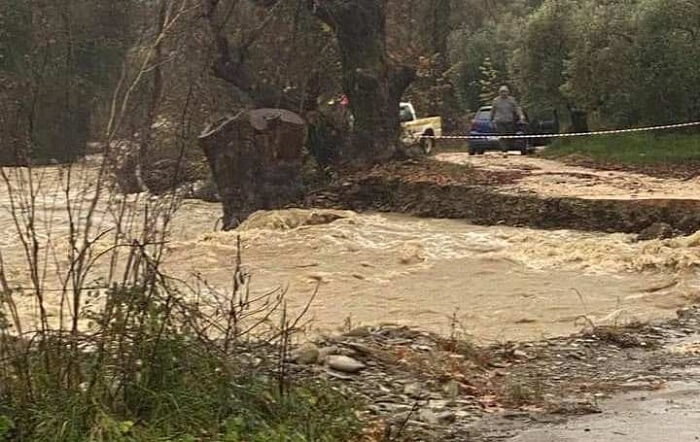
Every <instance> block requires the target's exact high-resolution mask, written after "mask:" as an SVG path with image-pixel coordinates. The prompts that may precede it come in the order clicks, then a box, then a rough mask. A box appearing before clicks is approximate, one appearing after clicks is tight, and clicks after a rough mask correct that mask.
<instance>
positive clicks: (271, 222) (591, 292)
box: [0, 168, 700, 340]
mask: <svg viewBox="0 0 700 442" xmlns="http://www.w3.org/2000/svg"><path fill="white" fill-rule="evenodd" d="M43 173H44V174H45V180H44V182H43V183H44V184H43V185H44V186H45V187H44V189H43V190H42V196H41V198H38V200H37V201H38V203H39V204H38V205H37V218H38V219H39V220H40V221H41V222H40V223H39V225H40V228H39V230H40V231H41V232H40V237H41V238H44V241H45V243H50V244H51V246H52V248H53V250H54V252H52V253H50V254H47V259H46V262H45V267H46V268H47V272H46V275H47V276H46V277H45V281H46V282H45V284H46V286H47V287H48V288H56V287H55V284H57V282H56V279H55V278H53V277H52V276H51V275H60V274H61V272H62V271H65V265H66V262H65V258H64V257H63V255H64V254H65V250H66V247H67V245H66V244H65V238H66V235H67V231H68V225H69V224H68V218H67V217H66V216H65V210H64V207H65V203H66V197H65V194H63V193H62V191H61V186H60V185H59V184H57V182H59V181H60V180H61V174H60V173H59V172H58V169H56V168H45V169H44V170H43ZM63 177H64V178H65V175H63ZM83 181H84V185H85V186H84V187H89V186H94V184H95V183H94V181H93V180H90V179H85V180H83ZM0 192H2V193H1V195H2V196H1V197H0V204H2V205H3V207H4V208H5V209H7V208H8V206H9V205H10V203H11V201H10V199H9V196H8V195H9V194H8V192H7V189H5V188H3V189H0ZM85 195H86V194H85V192H84V188H83V191H82V192H81V191H78V190H74V191H71V192H69V199H70V200H71V201H77V200H80V199H81V198H86V196H85ZM132 198H133V199H134V201H133V203H132V206H134V207H139V204H141V203H140V202H139V201H142V200H143V197H141V200H138V199H136V197H132ZM337 215H338V216H339V217H340V219H338V220H336V221H334V222H332V223H328V224H321V225H306V222H307V220H308V218H309V211H304V210H291V211H273V212H266V213H259V214H257V215H256V217H255V218H254V219H251V220H250V222H247V223H245V224H244V225H243V226H241V228H240V229H239V230H237V231H233V232H218V231H216V230H215V226H216V224H217V219H218V218H219V216H220V207H219V205H218V204H210V203H204V202H200V201H186V202H185V203H184V204H183V205H182V207H181V208H180V210H179V211H178V212H177V214H176V216H175V218H174V220H173V224H172V228H171V234H170V235H169V238H168V245H167V248H166V249H167V254H166V258H165V270H166V272H167V273H169V274H170V275H172V276H175V277H177V278H180V279H183V280H189V281H191V280H193V279H194V275H198V277H199V278H203V279H204V280H206V281H207V282H208V283H209V284H210V285H211V286H213V287H217V288H221V289H225V288H227V287H229V286H230V283H231V271H232V268H233V266H234V262H235V255H236V244H237V238H238V237H240V238H241V243H242V246H243V250H242V254H243V261H244V264H245V265H246V267H248V269H249V270H250V271H251V273H252V275H253V290H254V291H255V292H260V293H263V292H265V291H269V290H270V289H273V288H275V287H279V286H282V287H287V288H288V293H287V300H288V303H289V308H290V309H292V310H299V309H301V308H302V307H303V306H304V304H305V303H306V302H307V300H308V299H309V298H310V296H311V295H312V294H313V292H314V290H315V289H316V288H317V287H319V292H318V295H317V297H316V298H315V299H314V301H313V303H312V305H311V308H310V310H309V313H308V319H309V320H310V328H309V331H310V332H326V331H332V330H334V329H337V328H339V327H341V326H343V325H344V324H345V325H347V324H352V325H362V324H376V323H380V322H393V323H402V324H410V325H413V326H418V327H421V328H425V329H429V330H433V331H437V332H441V333H449V332H450V331H451V330H452V327H453V326H454V324H453V320H452V318H454V319H456V320H457V321H456V323H457V324H456V327H457V328H458V329H459V330H460V331H464V332H467V333H470V334H472V335H474V336H475V337H477V338H478V339H479V340H505V339H530V338H537V337H540V336H549V335H556V334H563V333H569V332H572V331H576V330H578V329H580V328H581V326H582V325H583V324H584V322H586V321H593V322H594V323H596V324H603V323H614V322H624V321H629V320H633V319H640V320H644V319H648V318H653V317H662V316H669V315H672V314H674V311H675V309H676V308H678V307H681V306H683V305H686V304H688V303H689V302H691V301H693V300H697V299H698V293H699V292H700V276H699V269H700V232H699V233H697V234H696V235H694V236H690V237H686V238H676V239H670V240H660V241H649V242H635V241H634V237H633V236H631V235H624V234H602V233H601V234H598V233H581V232H571V231H541V230H532V229H522V228H509V227H500V226H496V227H477V226H473V225H469V224H467V223H465V222H462V221H458V220H438V219H417V218H413V217H409V216H404V215H394V214H355V213H352V212H340V213H338V214H337ZM116 218H117V217H116V214H115V212H114V211H113V210H111V209H110V205H109V204H107V202H101V203H100V204H99V205H98V210H97V216H96V220H97V221H96V224H97V226H98V229H97V230H98V231H99V230H108V229H110V228H113V227H114V226H115V224H116ZM42 229H43V230H42ZM0 231H2V232H4V235H3V237H2V238H1V239H0V241H1V245H2V255H3V259H4V262H5V267H6V270H7V271H8V275H9V277H10V284H11V285H14V286H20V285H24V286H26V285H27V284H28V277H29V275H28V272H27V270H26V265H25V264H24V262H25V261H24V249H23V247H22V245H21V242H20V241H19V238H18V236H17V234H16V232H15V226H14V221H13V218H12V217H11V216H10V215H9V211H8V210H3V211H2V214H0ZM48 232H51V233H50V234H49V233H48ZM98 247H103V248H105V247H107V245H106V244H104V245H100V244H98ZM56 251H58V252H56ZM107 264H108V263H106V262H98V263H97V264H96V266H95V270H94V272H93V273H94V274H93V275H92V276H93V278H98V277H100V276H102V275H103V274H104V272H106V269H107V267H108V265H107ZM47 293H51V292H50V291H48V292H47ZM30 299H31V298H27V305H26V306H24V307H25V308H24V310H23V312H24V314H25V315H31V314H32V312H33V311H34V310H33V309H32V308H31V307H32V305H31V301H30ZM48 302H49V304H51V306H52V308H51V310H52V312H53V313H54V314H55V313H56V311H57V309H58V305H59V300H58V299H52V298H51V297H50V296H49V299H48ZM584 316H585V318H586V319H585V320H584V319H583V317H584Z"/></svg>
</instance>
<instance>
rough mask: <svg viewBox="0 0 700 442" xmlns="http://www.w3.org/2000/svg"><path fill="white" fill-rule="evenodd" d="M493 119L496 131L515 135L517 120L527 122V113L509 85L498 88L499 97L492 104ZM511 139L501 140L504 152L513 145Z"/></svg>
mask: <svg viewBox="0 0 700 442" xmlns="http://www.w3.org/2000/svg"><path fill="white" fill-rule="evenodd" d="M491 121H492V122H493V123H494V125H495V126H496V132H497V133H498V134H499V135H514V134H515V131H516V127H515V123H516V121H519V122H521V123H523V122H525V114H523V110H522V109H521V108H520V106H519V105H518V102H517V101H515V98H513V97H512V96H511V95H510V89H508V86H501V87H500V88H499V89H498V97H496V99H495V100H493V104H492V106H491ZM509 141H510V140H501V149H503V152H508V147H509V146H510V145H511V143H510V142H509Z"/></svg>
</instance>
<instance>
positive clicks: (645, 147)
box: [542, 134, 700, 165]
mask: <svg viewBox="0 0 700 442" xmlns="http://www.w3.org/2000/svg"><path fill="white" fill-rule="evenodd" d="M542 156H544V157H546V158H562V157H568V156H582V157H585V158H588V159H591V160H594V161H600V162H604V163H619V164H629V165H657V164H659V165H663V164H665V165H669V164H687V163H688V162H697V163H700V135H690V134H670V135H652V134H629V135H609V136H595V137H581V138H562V139H559V140H557V141H555V142H554V143H552V145H551V146H550V147H549V148H548V149H546V150H545V151H543V152H542Z"/></svg>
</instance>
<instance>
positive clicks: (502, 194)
mask: <svg viewBox="0 0 700 442" xmlns="http://www.w3.org/2000/svg"><path fill="white" fill-rule="evenodd" d="M434 163H437V164H434ZM435 169H437V170H438V173H426V170H428V171H434V170H435ZM504 169H505V168H501V170H490V169H486V168H477V167H470V166H469V165H461V167H460V165H456V164H449V165H445V164H440V163H439V162H436V161H432V163H431V160H425V161H408V162H404V163H399V164H390V165H382V166H378V167H375V168H374V169H373V170H372V171H370V172H369V173H366V172H365V173H357V174H351V175H347V176H345V177H344V178H342V179H341V180H338V181H336V182H334V183H332V184H331V185H330V186H328V187H327V188H325V189H323V190H321V191H318V192H315V193H313V194H311V195H309V196H308V197H307V199H306V201H305V205H307V206H313V207H330V208H344V209H352V210H359V211H366V210H378V211H383V212H400V213H407V214H411V215H415V216H421V217H435V218H452V219H465V220H467V221H469V222H471V223H473V224H478V225H508V226H516V227H524V226H527V227H534V228H543V229H575V230H587V231H603V232H624V233H639V232H642V231H644V230H645V229H647V228H649V227H650V226H652V225H654V224H658V223H663V224H666V225H669V226H670V228H671V230H672V234H692V233H694V232H696V231H697V230H700V199H690V198H685V199H683V198H644V199H631V198H626V199H622V198H620V199H614V198H605V199H594V198H581V197H569V196H562V197H558V196H554V195H546V196H543V195H539V194H537V193H534V192H530V193H522V192H520V193H518V192H515V191H514V190H513V183H516V182H517V181H518V180H520V179H523V177H524V176H525V175H526V171H525V170H524V169H522V168H521V169H520V170H517V169H515V170H513V169H512V168H511V169H510V170H504ZM509 186H510V187H509ZM516 187H517V184H516Z"/></svg>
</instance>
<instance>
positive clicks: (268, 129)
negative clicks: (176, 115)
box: [199, 109, 306, 229]
mask: <svg viewBox="0 0 700 442" xmlns="http://www.w3.org/2000/svg"><path fill="white" fill-rule="evenodd" d="M305 133H306V127H305V124H304V121H303V120H302V119H301V117H299V116H298V115H297V114H295V113H293V112H290V111H287V110H284V109H258V110H253V111H250V112H245V113H242V114H240V115H238V116H235V117H231V118H227V119H224V120H223V121H220V122H218V123H217V124H215V125H213V126H211V127H209V128H207V129H206V130H205V131H204V133H202V135H201V136H200V137H199V143H200V146H201V147H202V149H203V150H204V153H205V155H206V157H207V161H208V162H209V166H210V168H211V171H212V175H213V176H214V181H215V182H216V186H217V188H218V190H219V195H220V196H221V200H222V203H223V208H224V218H223V221H224V223H223V224H224V229H232V228H235V227H236V226H238V224H239V223H240V222H241V221H242V220H243V219H245V218H246V217H247V216H248V215H250V214H251V213H253V212H254V211H256V210H262V209H279V208H281V207H284V206H285V205H287V204H289V203H292V202H294V201H295V200H296V199H297V198H298V197H299V196H300V195H301V190H302V187H301V169H302V158H303V145H304V136H305Z"/></svg>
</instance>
